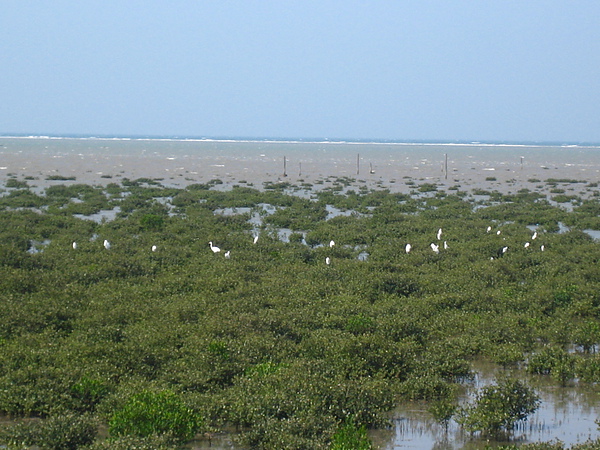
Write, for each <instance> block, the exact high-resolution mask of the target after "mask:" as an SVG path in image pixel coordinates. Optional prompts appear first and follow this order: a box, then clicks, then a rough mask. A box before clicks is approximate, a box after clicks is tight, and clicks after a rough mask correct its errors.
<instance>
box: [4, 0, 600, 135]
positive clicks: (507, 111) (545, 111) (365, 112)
mask: <svg viewBox="0 0 600 450" xmlns="http://www.w3.org/2000/svg"><path fill="white" fill-rule="evenodd" d="M0 42H1V44H0V63H1V70H2V72H1V76H0V133H32V134H35V133H42V134H43V133H48V134H91V135H101V134H110V135H178V136H184V135H185V136H244V137H264V136H272V137H329V138H372V139H397V140H481V141H483V140H492V141H505V140H510V141H571V142H582V141H587V142H590V141H594V142H600V1H598V0H587V1H585V0H584V1H578V0H564V1H558V0H539V1H536V0H525V1H524V0H516V1H512V0H482V1H473V0H465V1H454V0H439V1H427V0H414V1H412V0H411V1H403V0H395V1H366V0H363V1H351V0H350V1H349V0H345V1H330V0H319V1H310V0H302V1H300V0H299V1H285V0H279V1H269V0H263V1H252V0H244V1H241V0H240V1H226V0H214V1H200V0H195V1H185V0H171V1H152V0H145V1H134V0H126V1H123V0H118V1H114V0H101V1H95V0H91V1H90V0H85V1H75V0H73V1H64V0H52V1H48V0H40V1H28V0H4V1H3V2H2V7H1V12H0Z"/></svg>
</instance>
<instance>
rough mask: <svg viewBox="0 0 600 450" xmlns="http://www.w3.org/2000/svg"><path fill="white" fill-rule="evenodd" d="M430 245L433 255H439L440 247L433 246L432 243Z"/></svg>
mask: <svg viewBox="0 0 600 450" xmlns="http://www.w3.org/2000/svg"><path fill="white" fill-rule="evenodd" d="M430 245H431V250H433V251H434V252H435V253H439V252H440V246H439V245H435V244H434V243H433V242H432V243H431V244H430Z"/></svg>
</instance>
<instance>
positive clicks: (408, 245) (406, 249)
mask: <svg viewBox="0 0 600 450" xmlns="http://www.w3.org/2000/svg"><path fill="white" fill-rule="evenodd" d="M411 250H412V245H410V244H406V247H404V251H405V252H406V253H410V251H411Z"/></svg>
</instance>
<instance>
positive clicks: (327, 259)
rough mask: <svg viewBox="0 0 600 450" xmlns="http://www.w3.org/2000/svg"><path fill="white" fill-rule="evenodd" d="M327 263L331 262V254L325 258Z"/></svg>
mask: <svg viewBox="0 0 600 450" xmlns="http://www.w3.org/2000/svg"><path fill="white" fill-rule="evenodd" d="M325 264H327V265H329V264H331V258H330V257H329V256H328V257H327V258H325Z"/></svg>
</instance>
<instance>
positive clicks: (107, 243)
mask: <svg viewBox="0 0 600 450" xmlns="http://www.w3.org/2000/svg"><path fill="white" fill-rule="evenodd" d="M104 248H105V249H106V250H108V249H109V248H110V242H108V240H107V239H104Z"/></svg>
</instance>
